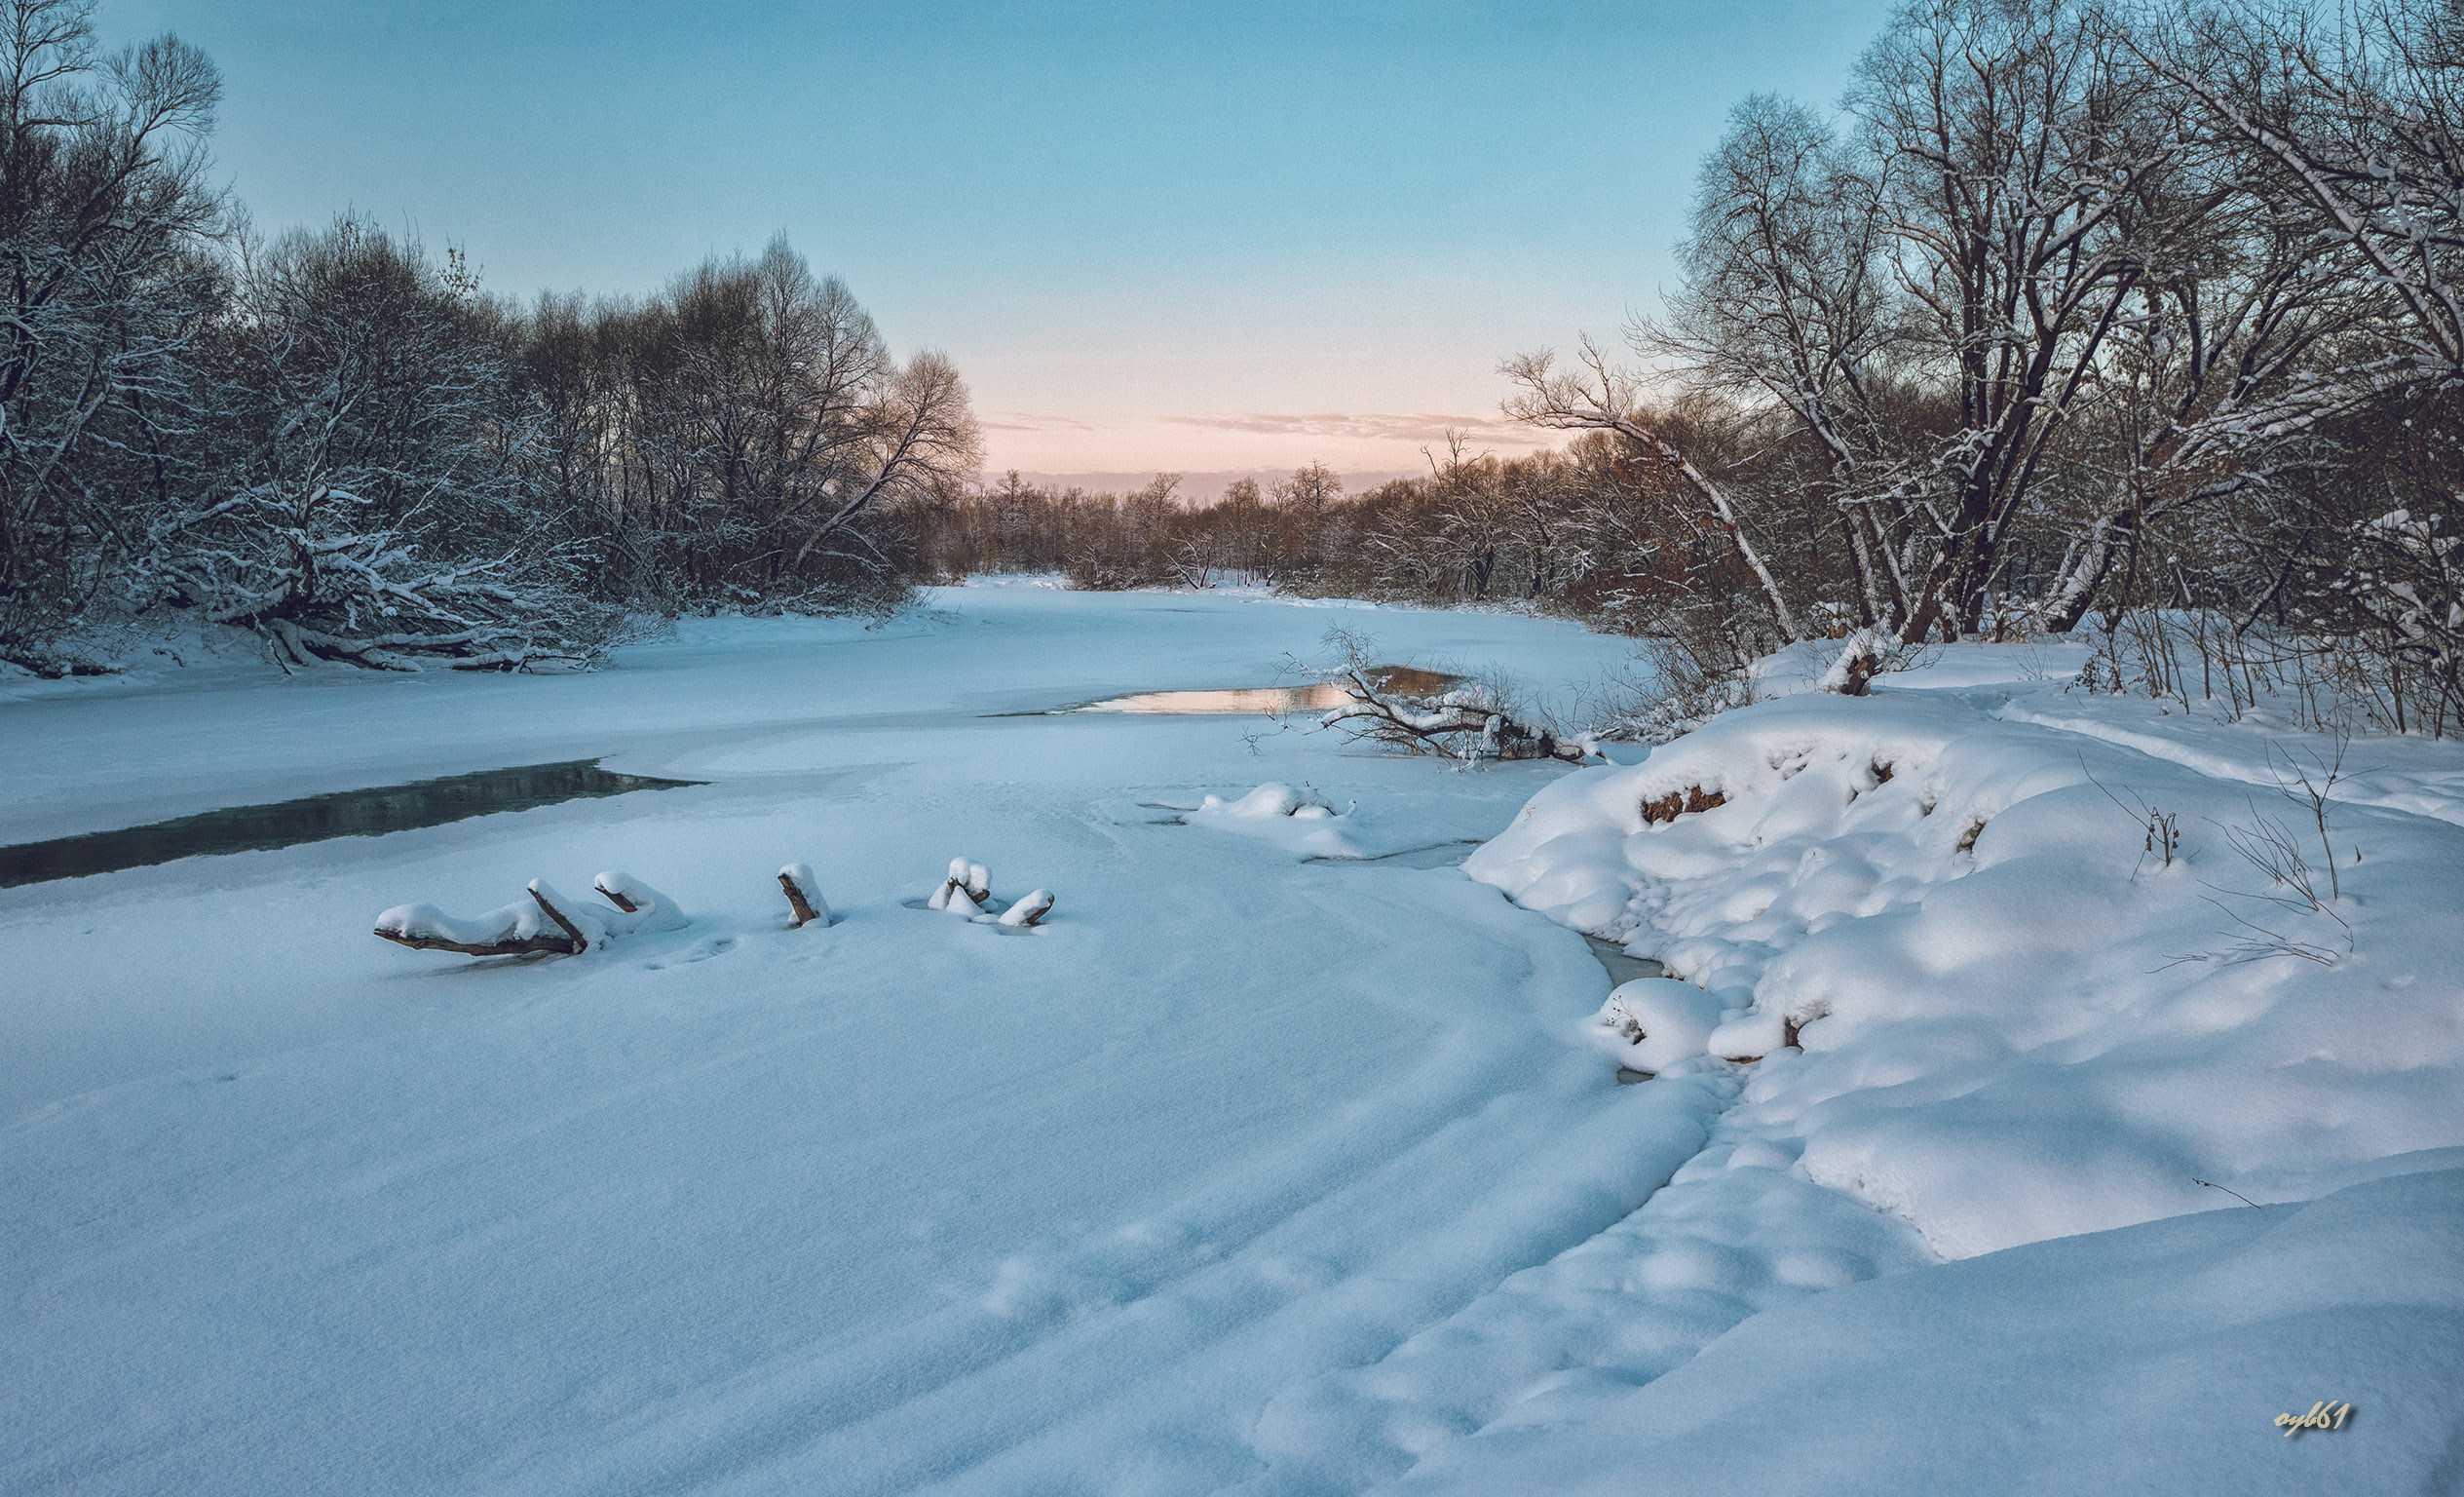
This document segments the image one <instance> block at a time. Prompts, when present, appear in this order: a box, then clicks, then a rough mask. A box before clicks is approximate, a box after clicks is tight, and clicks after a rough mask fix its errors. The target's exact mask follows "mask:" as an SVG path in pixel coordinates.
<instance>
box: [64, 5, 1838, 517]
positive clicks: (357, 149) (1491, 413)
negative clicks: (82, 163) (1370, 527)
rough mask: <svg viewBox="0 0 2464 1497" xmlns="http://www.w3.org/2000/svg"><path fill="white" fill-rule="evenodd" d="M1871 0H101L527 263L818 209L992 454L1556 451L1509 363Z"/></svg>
mask: <svg viewBox="0 0 2464 1497" xmlns="http://www.w3.org/2000/svg"><path fill="white" fill-rule="evenodd" d="M1884 12H1885V7H1884V6H1883V5H1882V4H1880V3H1869V0H1856V3H1847V0H1779V3H1773V4H1768V5H1757V6H1752V7H1741V6H1720V5H1713V4H1702V3H1690V0H1686V3H1649V4H1643V3H1638V4H1627V5H1606V4H1590V5H1574V6H1561V7H1556V8H1551V9H1548V10H1545V11H1541V10H1536V9H1534V8H1529V7H1523V6H1513V5H1501V4H1435V5H1411V6H1405V5H1387V4H1380V5H1359V6H1346V7H1342V8H1332V7H1309V6H1297V5H1261V6H1251V7H1243V8H1240V9H1239V10H1238V11H1237V12H1234V11H1231V10H1227V9H1224V8H1221V7H1208V6H1198V5H1179V4H1172V5H1096V4H1081V5H1066V6H1047V7H1027V6H1001V5H976V6H966V5H947V4H940V5H935V4H925V5H915V6H907V7H900V8H896V9H895V10H894V11H892V10H880V9H874V8H865V7H856V6H851V5H817V6H788V5H779V4H731V5H714V6H710V7H705V8H694V9H693V10H691V11H689V12H679V11H670V10H667V9H665V8H661V7H650V6H634V5H608V6H583V5H574V4H555V3H540V0H518V3H508V4H502V5H482V4H477V3H474V0H436V3H434V4H429V5H425V6H422V7H419V8H417V9H412V8H407V7H378V6H344V5H325V4H309V3H300V0H216V3H212V4H206V3H200V0H105V3H104V5H103V7H102V9H101V11H100V14H99V20H100V24H101V29H102V32H103V35H104V37H105V38H106V40H107V41H109V42H110V43H113V44H115V45H116V44H117V43H120V42H126V41H133V40H137V39H140V38H142V37H145V36H149V35H152V34H154V33H156V32H158V31H162V30H173V31H176V32H178V33H179V34H180V35H181V36H183V37H184V38H186V39H187V40H189V41H191V42H194V43H196V44H198V45H199V46H202V47H203V48H205V50H206V51H207V52H208V54H209V55H210V56H211V57H212V58H214V60H215V62H216V63H217V64H218V65H219V66H220V67H221V69H222V71H223V76H224V82H225V95H224V101H223V106H222V111H221V123H220V127H219V129H218V131H217V132H216V135H215V138H214V151H215V155H216V160H217V163H218V169H219V171H220V172H221V173H223V174H224V175H225V176H226V177H227V178H228V179H229V180H230V182H231V183H232V185H233V187H234V189H235V190H236V192H237V193H238V195H239V197H240V198H241V200H242V201H243V202H245V203H246V204H247V205H248V207H249V209H250V211H251V212H252V214H253V217H254V219H255V222H256V224H257V225H258V227H259V228H261V229H263V230H266V231H269V232H279V231H281V230H283V229H285V228H289V227H292V226H294V225H299V224H317V223H322V222H324V221H326V220H328V219H330V218H331V217H332V215H333V214H334V213H336V212H337V211H343V210H346V209H356V210H359V211H365V212H368V213H370V214H372V215H374V216H375V217H376V218H378V219H379V220H380V221H382V222H385V223H387V224H389V225H397V226H401V227H405V228H407V229H410V230H411V231H413V232H415V233H416V234H418V235H419V236H420V237H422V238H423V239H425V240H426V241H427V242H428V243H429V244H430V245H431V246H432V247H434V246H438V245H442V244H446V243H451V244H455V245H459V246H462V247H464V248H465V249H467V250H468V251H469V253H470V255H471V257H472V260H473V261H474V264H476V265H477V266H478V267H479V268H480V270H481V271H482V273H483V275H484V278H485V282H486V285H487V287H488V288H489V289H491V290H493V291H495V292H498V293H500V294H505V295H509V296H512V297H513V298H515V299H517V300H528V299H529V298H530V297H531V296H533V295H535V294H536V293H537V292H539V291H541V290H543V289H556V290H571V289H582V290H588V291H591V292H596V293H604V294H621V295H636V296H637V295H641V294H643V293H646V292H649V291H651V290H653V289H655V288H658V287H659V286H661V285H662V284H663V283H664V282H665V281H666V280H667V279H668V278H669V277H671V276H673V275H675V274H676V273H677V272H679V271H682V270H684V269H686V268H687V267H688V266H690V265H692V264H694V263H696V262H697V261H699V260H700V259H701V257H702V256H704V255H705V254H710V253H719V254H727V253H732V252H737V251H745V252H754V251H758V250H759V249H760V248H761V246H762V245H763V244H764V243H765V242H767V241H768V240H769V239H770V238H771V236H772V235H773V234H776V233H778V232H781V231H783V232H785V233H786V235H787V236H788V238H789V240H790V241H791V242H792V243H793V244H794V246H795V247H796V248H797V249H799V250H801V251H802V252H803V253H804V254H805V255H806V257H807V258H808V259H810V260H811V261H812V262H813V264H814V266H815V269H816V270H817V271H821V272H825V273H833V274H837V275H840V276H843V277H844V278H845V279H846V280H847V282H848V284H849V285H850V287H851V288H853V290H854V292H855V294H856V296H857V297H858V298H859V299H860V300H861V301H862V302H863V303H864V305H865V306H866V307H867V308H868V309H870V310H871V311H872V313H873V314H874V316H875V318H876V319H877V320H878V321H879V323H880V324H881V326H882V329H883V332H884V333H885V335H887V336H888V337H889V339H890V341H891V346H892V347H893V348H894V349H896V350H897V351H898V352H899V353H901V354H902V355H903V354H905V353H909V352H912V351H914V350H916V349H919V348H937V349H940V350H941V351H943V352H945V353H947V354H948V355H949V356H950V357H951V358H952V359H953V360H954V361H956V363H957V365H958V366H959V368H960V370H961V371H962V372H963V373H964V374H965V375H966V376H967V380H968V383H969V385H970V386H971V388H972V390H973V393H974V400H975V408H976V411H977V414H978V415H979V417H980V418H981V419H982V421H983V425H984V434H985V440H986V449H987V450H986V469H987V471H988V472H989V473H994V474H998V473H999V472H1001V471H1002V470H1005V469H1009V468H1016V469H1020V470H1023V471H1026V472H1029V473H1036V474H1057V475H1077V476H1086V475H1097V474H1124V475H1125V474H1144V473H1147V472H1152V471H1156V470H1170V471H1179V472H1188V473H1193V474H1201V473H1211V472H1219V471H1220V472H1252V471H1262V470H1264V471H1277V470H1288V469H1291V468H1295V467H1299V466H1301V465H1303V464H1305V463H1308V462H1310V461H1313V460H1314V461H1323V462H1325V463H1326V464H1327V465H1328V466H1329V467H1332V468H1335V469H1337V470H1339V471H1344V472H1346V473H1354V474H1358V473H1364V472H1367V473H1380V474H1384V473H1392V472H1405V471H1414V470H1418V469H1420V468H1421V467H1422V465H1423V459H1422V456H1421V449H1422V447H1423V446H1434V445H1438V444H1440V443H1441V442H1442V436H1441V432H1442V430H1443V429H1444V428H1447V427H1455V428H1458V429H1461V430H1464V431H1465V432H1467V433H1468V435H1469V437H1470V445H1471V448H1472V450H1474V451H1495V452H1497V453H1499V454H1501V455H1504V454H1510V453H1514V452H1520V451H1526V450H1530V449H1532V448H1534V447H1537V446H1542V445H1549V444H1553V443H1554V441H1557V440H1559V439H1558V437H1557V435H1556V434H1551V433H1544V432H1535V431H1533V430H1530V429H1527V428H1521V427H1516V426H1512V425H1510V424H1509V423H1506V422H1504V421H1503V420H1502V419H1501V417H1500V416H1499V414H1498V409H1497V406H1498V402H1499V401H1500V400H1501V399H1502V398H1503V397H1504V395H1505V394H1506V393H1507V392H1506V387H1505V384H1504V382H1503V381H1502V380H1501V379H1500V378H1499V377H1498V376H1497V362H1498V360H1499V359H1501V358H1503V357H1505V356H1506V355H1508V354H1511V353H1514V352H1517V351H1520V350H1524V349H1529V348H1534V347H1539V346H1563V345H1565V344H1567V343H1570V342H1571V341H1573V338H1574V337H1575V336H1577V335H1578V334H1580V333H1583V332H1585V331H1588V332H1590V333H1592V334H1594V335H1596V336H1601V337H1605V338H1610V339H1614V338H1615V337H1616V336H1617V335H1618V333H1619V330H1620V329H1621V327H1622V326H1623V325H1624V324H1625V323H1626V322H1627V321H1628V319H1629V318H1630V316H1631V315H1633V314H1634V313H1637V312H1645V311H1649V310H1651V309H1653V308H1655V307H1656V305H1657V299H1658V298H1657V291H1658V288H1659V287H1660V286H1661V285H1663V284H1665V283H1666V282H1667V281H1668V280H1669V279H1670V277H1671V274H1672V272H1671V261H1670V254H1669V251H1670V247H1671V246H1672V245H1673V243H1674V242H1675V241H1676V239H1677V238H1678V237H1679V235H1680V234H1681V233H1682V232H1683V229H1684V223H1685V217H1686V212H1687V206H1688V204H1689V202H1690V200H1691V197H1692V193H1693V177H1694V171H1695V165H1696V163H1697V161H1698V160H1699V159H1700V157H1701V155H1702V154H1703V152H1704V151H1705V150H1707V149H1708V148H1709V147H1710V146H1711V145H1712V144H1713V143H1714V141H1715V140H1716V139H1717V138H1718V135H1719V134H1720V131H1721V129H1722V127H1723V124H1724V122H1725V116H1726V113H1727V111H1728V109H1729V108H1730V107H1731V106H1732V105H1733V104H1734V103H1735V102H1736V101H1737V100H1738V99H1740V98H1742V97H1744V96H1746V95H1748V94H1752V93H1757V92H1778V93H1785V94H1792V95H1795V96H1799V97H1801V98H1804V99H1806V100H1807V101H1809V102H1812V103H1816V104H1828V103H1829V102H1830V101H1831V100H1832V99H1834V98H1835V97H1836V96H1838V94H1839V91H1840V89H1841V87H1842V86H1843V85H1844V83H1845V81H1846V78H1847V71H1848V68H1849V65H1850V64H1851V62H1852V61H1853V59H1854V58H1855V57H1856V55H1857V54H1858V53H1859V52H1860V51H1861V50H1862V49H1863V48H1864V46H1865V44H1866V42H1867V40H1868V39H1869V38H1870V37H1871V36H1872V34H1873V33H1874V32H1875V30H1876V28H1877V27H1878V26H1879V24H1880V21H1881V19H1882V17H1883V15H1884Z"/></svg>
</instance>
